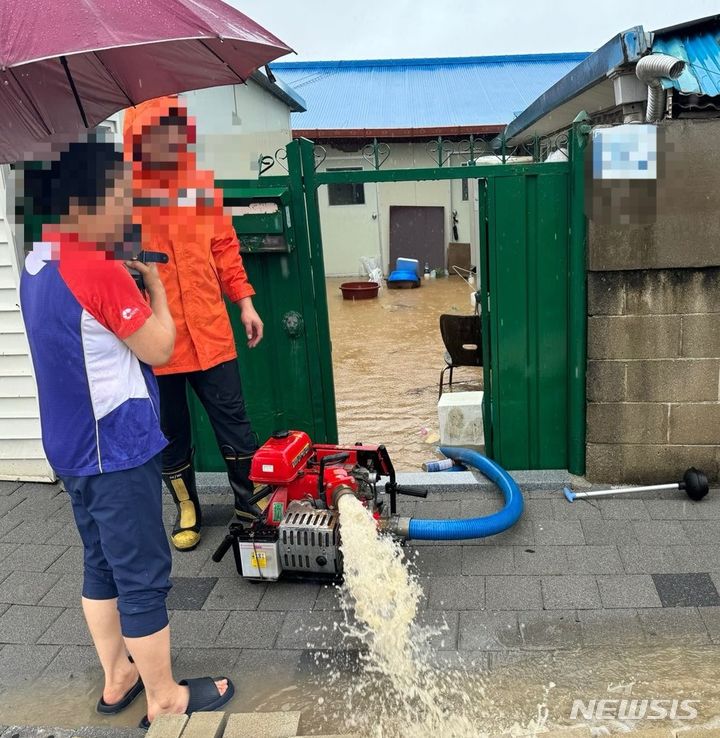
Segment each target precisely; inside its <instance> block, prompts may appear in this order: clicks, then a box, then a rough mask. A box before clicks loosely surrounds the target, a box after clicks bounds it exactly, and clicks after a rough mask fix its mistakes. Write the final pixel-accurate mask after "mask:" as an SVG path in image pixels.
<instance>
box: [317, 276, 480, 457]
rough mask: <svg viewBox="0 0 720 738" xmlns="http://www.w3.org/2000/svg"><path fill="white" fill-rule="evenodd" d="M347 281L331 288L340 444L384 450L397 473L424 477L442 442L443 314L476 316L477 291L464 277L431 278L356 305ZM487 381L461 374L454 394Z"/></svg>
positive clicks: (467, 371) (473, 373)
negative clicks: (473, 297)
mask: <svg viewBox="0 0 720 738" xmlns="http://www.w3.org/2000/svg"><path fill="white" fill-rule="evenodd" d="M347 281H350V279H349V278H348V279H328V281H327V293H328V308H329V313H330V334H331V337H332V347H333V371H334V376H335V396H336V405H337V417H338V428H339V436H340V443H343V444H348V443H355V442H357V441H363V442H365V443H384V444H385V445H386V446H387V448H388V451H389V452H390V457H391V458H392V460H393V463H394V464H395V468H396V469H397V470H399V471H420V467H421V464H422V463H423V461H427V460H428V459H432V458H436V455H435V454H434V448H435V446H436V445H437V443H438V440H439V428H438V417H437V396H438V382H439V379H440V370H441V369H442V368H443V367H444V366H445V362H444V360H443V355H444V352H445V349H444V347H443V342H442V338H441V337H440V326H439V320H440V315H441V314H442V313H452V314H455V315H472V313H473V308H472V306H471V303H470V294H471V288H470V287H469V286H468V284H467V283H466V282H464V281H463V280H462V279H461V278H460V277H450V278H444V279H431V280H424V281H423V283H422V287H420V288H417V289H401V290H389V289H387V288H384V289H382V290H381V291H380V295H379V296H378V298H377V299H372V300H359V301H350V300H343V297H342V294H341V292H340V285H341V284H342V283H343V282H347ZM481 380H482V369H476V368H474V367H463V368H460V369H457V370H455V377H454V383H453V388H454V389H455V390H456V391H469V390H476V389H479V388H480V386H481Z"/></svg>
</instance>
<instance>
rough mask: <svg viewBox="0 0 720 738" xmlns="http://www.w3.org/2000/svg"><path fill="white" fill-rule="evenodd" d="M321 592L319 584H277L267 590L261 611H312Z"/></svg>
mask: <svg viewBox="0 0 720 738" xmlns="http://www.w3.org/2000/svg"><path fill="white" fill-rule="evenodd" d="M319 592H320V585H319V584H309V583H307V582H275V583H274V584H271V585H269V586H268V588H267V589H266V590H265V594H264V595H263V598H262V599H261V600H260V604H259V605H258V609H259V610H281V611H288V610H307V611H309V610H312V609H313V606H314V605H315V600H316V599H317V596H318V594H319Z"/></svg>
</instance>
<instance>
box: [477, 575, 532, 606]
mask: <svg viewBox="0 0 720 738" xmlns="http://www.w3.org/2000/svg"><path fill="white" fill-rule="evenodd" d="M485 602H486V606H487V608H488V609H489V610H533V609H537V610H540V609H542V595H541V592H540V577H523V576H511V577H504V576H489V577H486V578H485Z"/></svg>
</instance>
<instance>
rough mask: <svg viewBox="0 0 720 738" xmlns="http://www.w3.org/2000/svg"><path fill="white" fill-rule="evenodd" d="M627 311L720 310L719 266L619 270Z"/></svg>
mask: <svg viewBox="0 0 720 738" xmlns="http://www.w3.org/2000/svg"><path fill="white" fill-rule="evenodd" d="M621 274H622V275H623V282H624V284H625V285H626V295H627V298H626V301H627V312H628V313H630V314H632V315H667V314H669V313H675V314H677V315H688V314H692V313H718V312H720V269H718V268H714V269H698V270H696V269H680V270H676V269H673V270H667V269H642V270H639V271H632V272H622V273H621Z"/></svg>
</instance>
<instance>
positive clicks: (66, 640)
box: [38, 609, 92, 646]
mask: <svg viewBox="0 0 720 738" xmlns="http://www.w3.org/2000/svg"><path fill="white" fill-rule="evenodd" d="M38 643H47V644H54V645H58V646H65V645H68V646H91V645H92V639H91V638H90V633H89V631H88V628H87V625H86V624H85V618H84V617H83V613H82V610H80V609H71V610H65V612H63V613H62V615H60V617H59V618H57V620H55V622H54V623H53V624H52V625H51V626H50V627H49V628H48V629H47V630H46V631H45V633H43V635H42V636H41V637H40V638H39V639H38Z"/></svg>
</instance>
